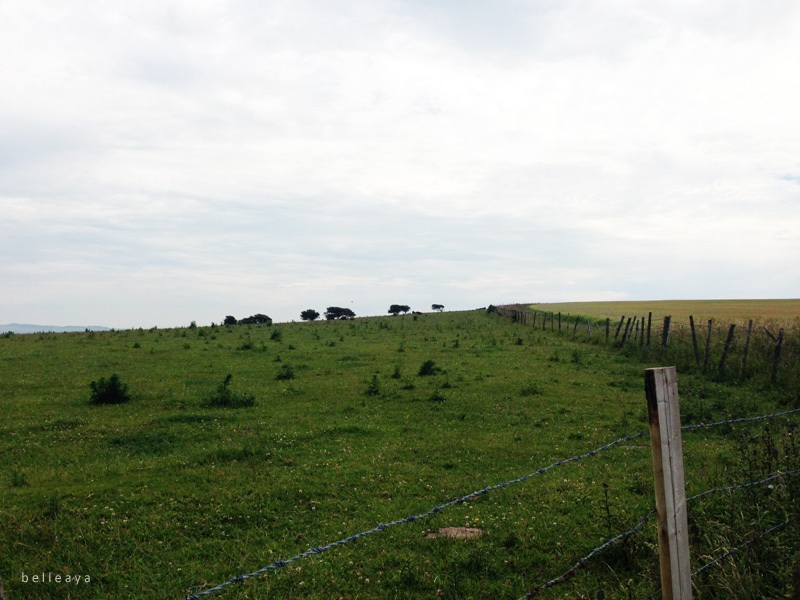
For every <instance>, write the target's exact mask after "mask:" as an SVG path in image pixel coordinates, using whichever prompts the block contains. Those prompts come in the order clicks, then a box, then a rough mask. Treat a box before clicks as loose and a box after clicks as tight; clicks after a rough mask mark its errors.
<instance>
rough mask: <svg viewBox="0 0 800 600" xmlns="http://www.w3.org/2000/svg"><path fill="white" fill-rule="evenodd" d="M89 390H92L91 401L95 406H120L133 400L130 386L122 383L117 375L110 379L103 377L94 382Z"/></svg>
mask: <svg viewBox="0 0 800 600" xmlns="http://www.w3.org/2000/svg"><path fill="white" fill-rule="evenodd" d="M89 388H90V389H91V390H92V394H91V401H92V403H94V404H120V403H122V402H128V401H129V400H130V399H131V396H130V393H128V386H127V385H126V384H124V383H122V381H121V380H120V378H119V375H117V374H116V373H114V374H113V375H111V377H109V378H108V379H106V378H105V377H101V378H100V379H98V380H97V381H92V382H91V383H90V384H89Z"/></svg>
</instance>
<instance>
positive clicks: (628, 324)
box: [622, 317, 631, 346]
mask: <svg viewBox="0 0 800 600" xmlns="http://www.w3.org/2000/svg"><path fill="white" fill-rule="evenodd" d="M623 318H624V317H623ZM630 328H631V318H630V317H628V322H627V323H625V332H624V333H623V334H622V345H623V346H624V345H625V340H627V339H628V330H629V329H630Z"/></svg>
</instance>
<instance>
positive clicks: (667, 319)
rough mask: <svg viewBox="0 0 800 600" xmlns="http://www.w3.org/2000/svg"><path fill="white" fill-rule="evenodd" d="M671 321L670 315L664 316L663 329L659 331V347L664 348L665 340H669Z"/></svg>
mask: <svg viewBox="0 0 800 600" xmlns="http://www.w3.org/2000/svg"><path fill="white" fill-rule="evenodd" d="M670 321H672V317H671V316H666V317H664V331H662V332H661V347H662V348H663V349H665V350H666V348H667V342H668V341H669V324H670Z"/></svg>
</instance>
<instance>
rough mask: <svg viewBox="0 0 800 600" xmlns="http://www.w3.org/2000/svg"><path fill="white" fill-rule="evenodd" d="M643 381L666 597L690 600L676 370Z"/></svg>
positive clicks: (648, 372) (659, 371)
mask: <svg viewBox="0 0 800 600" xmlns="http://www.w3.org/2000/svg"><path fill="white" fill-rule="evenodd" d="M644 383H645V393H646V396H647V411H648V414H649V417H650V445H651V447H652V451H653V474H654V479H655V492H656V512H657V514H658V554H659V566H660V570H661V590H662V598H663V600H690V599H691V597H692V572H691V563H690V561H689V526H688V517H687V510H686V488H685V484H684V474H683V443H682V439H681V417H680V409H679V406H678V381H677V375H676V369H675V367H663V368H658V369H646V370H645V372H644Z"/></svg>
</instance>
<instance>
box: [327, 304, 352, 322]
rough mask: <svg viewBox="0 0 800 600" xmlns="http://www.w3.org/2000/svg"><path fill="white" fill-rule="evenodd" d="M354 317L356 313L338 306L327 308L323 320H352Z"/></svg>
mask: <svg viewBox="0 0 800 600" xmlns="http://www.w3.org/2000/svg"><path fill="white" fill-rule="evenodd" d="M355 316H356V313H354V312H353V311H352V310H350V309H349V308H342V307H340V306H329V307H328V309H327V310H326V311H325V318H326V319H327V320H328V321H333V320H334V319H352V318H353V317H355Z"/></svg>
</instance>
